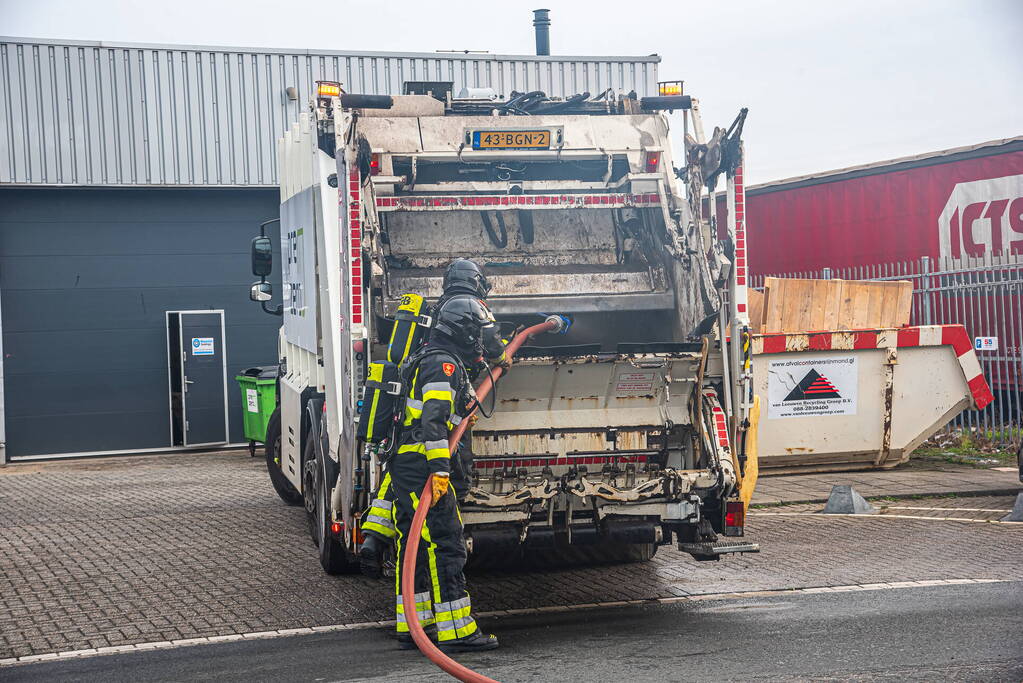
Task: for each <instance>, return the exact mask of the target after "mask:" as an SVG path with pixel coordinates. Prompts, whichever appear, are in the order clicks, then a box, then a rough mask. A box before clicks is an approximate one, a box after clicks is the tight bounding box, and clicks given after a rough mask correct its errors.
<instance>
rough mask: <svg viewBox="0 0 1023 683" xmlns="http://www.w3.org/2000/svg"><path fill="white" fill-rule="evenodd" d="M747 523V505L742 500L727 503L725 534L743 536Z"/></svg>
mask: <svg viewBox="0 0 1023 683" xmlns="http://www.w3.org/2000/svg"><path fill="white" fill-rule="evenodd" d="M745 525H746V506H745V505H743V503H742V501H741V500H733V501H729V502H727V503H725V529H724V533H725V536H742V528H743V526H745Z"/></svg>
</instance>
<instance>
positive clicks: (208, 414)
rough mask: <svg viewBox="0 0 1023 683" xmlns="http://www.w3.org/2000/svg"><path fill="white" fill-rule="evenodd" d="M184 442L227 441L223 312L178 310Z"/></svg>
mask: <svg viewBox="0 0 1023 683" xmlns="http://www.w3.org/2000/svg"><path fill="white" fill-rule="evenodd" d="M178 316H179V324H178V334H179V344H180V345H179V347H178V348H180V349H181V365H180V367H181V370H180V372H181V388H182V391H181V414H182V418H183V424H182V425H181V428H182V429H181V433H182V437H183V445H185V446H201V445H205V444H218V443H227V435H228V412H227V358H226V355H227V354H226V349H225V345H224V312H223V311H178Z"/></svg>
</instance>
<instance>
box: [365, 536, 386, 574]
mask: <svg viewBox="0 0 1023 683" xmlns="http://www.w3.org/2000/svg"><path fill="white" fill-rule="evenodd" d="M386 547H387V541H384V540H382V539H381V538H380V537H379V536H377V535H376V534H374V533H368V532H367V533H366V540H364V541H363V542H362V547H361V548H359V568H360V569H361V570H362V573H363V574H364V575H366V576H368V577H369V578H371V579H379V578H380V577H381V576H383V575H384V570H383V567H384V550H385V549H386Z"/></svg>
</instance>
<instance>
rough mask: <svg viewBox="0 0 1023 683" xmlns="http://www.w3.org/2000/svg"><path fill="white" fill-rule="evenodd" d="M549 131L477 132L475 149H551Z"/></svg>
mask: <svg viewBox="0 0 1023 683" xmlns="http://www.w3.org/2000/svg"><path fill="white" fill-rule="evenodd" d="M550 146H551V132H550V131H549V130H477V131H473V133H472V148H473V149H550Z"/></svg>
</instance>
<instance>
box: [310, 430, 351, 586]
mask: <svg viewBox="0 0 1023 683" xmlns="http://www.w3.org/2000/svg"><path fill="white" fill-rule="evenodd" d="M314 438H315V437H314V436H313V435H312V434H310V435H309V437H308V438H307V439H306V445H305V452H304V454H303V457H302V462H303V465H302V485H303V488H304V489H305V509H306V516H307V518H308V520H309V533H310V535H311V536H312V538H313V544H314V545H315V546H316V547H317V549H318V550H319V556H320V566H321V567H323V571H325V572H326V573H328V574H331V575H334V574H354V573H358V572H359V571H360V569H359V564H358V562H357V561H356V558H355V556H354V555H352V554H350V553H349V552H348V549H347V548H345V546H344V544H343V543H341V541H340V540H339V539H338V538H337V536H335V535H334V533H333V531H331V528H330V527H331V523H332V520H331V514H330V491H329V487H328V486H327V483H326V482H327V476H326V474H327V469H326V467H325V466H324V462H323V459H322V458H321V457H320V454H319V453H318V452H317V451H316V443H315V440H314Z"/></svg>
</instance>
